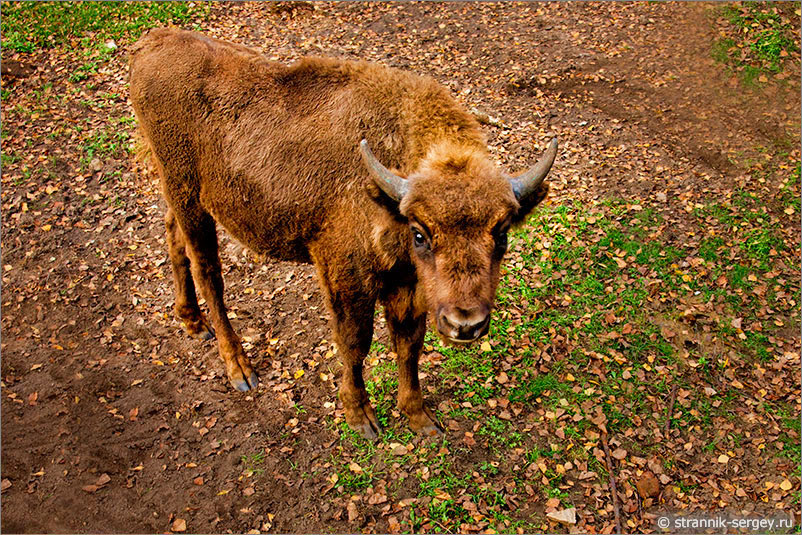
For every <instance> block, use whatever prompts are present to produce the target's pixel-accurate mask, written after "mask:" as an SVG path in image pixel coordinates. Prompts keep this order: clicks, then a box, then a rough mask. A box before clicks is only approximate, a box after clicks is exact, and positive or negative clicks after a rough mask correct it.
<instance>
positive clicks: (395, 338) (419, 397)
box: [384, 287, 442, 435]
mask: <svg viewBox="0 0 802 535" xmlns="http://www.w3.org/2000/svg"><path fill="white" fill-rule="evenodd" d="M384 306H385V314H386V317H387V328H388V329H389V331H390V338H391V339H392V343H393V347H394V348H395V352H396V355H398V358H397V362H398V408H399V409H400V410H401V412H403V413H404V414H406V415H407V417H408V418H409V426H410V427H411V428H412V430H413V431H416V432H418V433H421V434H424V435H437V434H440V433H442V430H441V429H440V427H439V426H438V425H437V420H436V419H435V417H434V415H433V414H432V412H431V411H430V410H429V409H427V408H426V406H425V405H424V404H423V394H422V393H421V389H420V382H419V380H418V359H419V357H420V352H421V348H422V347H423V338H424V336H425V335H426V305H425V303H424V302H423V296H422V295H421V294H420V293H417V292H416V291H415V289H414V288H407V287H402V288H398V289H396V290H395V291H393V292H392V293H391V294H390V295H389V296H388V297H387V298H386V299H385V300H384Z"/></svg>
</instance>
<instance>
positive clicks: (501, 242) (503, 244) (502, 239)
mask: <svg viewBox="0 0 802 535" xmlns="http://www.w3.org/2000/svg"><path fill="white" fill-rule="evenodd" d="M496 249H498V250H499V251H506V250H507V233H506V232H502V233H501V234H499V235H498V236H496Z"/></svg>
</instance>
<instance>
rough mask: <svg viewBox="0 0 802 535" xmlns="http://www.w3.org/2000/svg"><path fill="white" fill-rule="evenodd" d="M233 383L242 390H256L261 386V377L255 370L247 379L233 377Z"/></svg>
mask: <svg viewBox="0 0 802 535" xmlns="http://www.w3.org/2000/svg"><path fill="white" fill-rule="evenodd" d="M231 384H232V385H233V386H234V388H236V389H237V390H239V391H240V392H247V391H248V390H256V388H257V387H258V386H259V378H258V377H257V376H256V373H255V372H251V376H250V377H249V378H248V380H247V381H246V380H245V379H231Z"/></svg>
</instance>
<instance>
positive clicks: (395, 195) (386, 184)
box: [359, 139, 409, 202]
mask: <svg viewBox="0 0 802 535" xmlns="http://www.w3.org/2000/svg"><path fill="white" fill-rule="evenodd" d="M359 149H360V150H361V151H362V159H363V160H365V165H367V166H368V169H369V170H370V173H371V174H372V175H373V178H374V179H375V180H376V185H378V186H379V187H380V188H381V190H382V191H383V192H384V193H386V194H387V195H389V196H390V197H391V198H392V199H393V200H395V201H398V202H400V201H401V198H402V197H404V195H406V194H407V192H408V191H409V183H408V182H407V180H406V179H405V178H401V177H400V176H398V175H396V174H395V173H393V172H392V171H390V170H389V169H387V168H386V167H384V166H383V165H382V163H381V162H380V161H379V160H377V159H376V157H375V156H374V155H373V153H372V152H371V151H370V147H368V141H367V140H366V139H363V140H362V142H361V143H359Z"/></svg>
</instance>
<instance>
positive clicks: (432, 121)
mask: <svg viewBox="0 0 802 535" xmlns="http://www.w3.org/2000/svg"><path fill="white" fill-rule="evenodd" d="M410 84H411V85H413V86H415V87H410V88H407V89H408V90H406V91H403V93H402V94H401V95H400V98H399V100H398V107H399V109H398V110H397V111H398V113H399V119H400V124H399V126H400V130H401V134H402V135H401V138H402V139H404V140H405V143H404V145H405V147H404V149H405V150H404V151H403V152H404V154H403V155H399V156H400V157H401V158H400V159H401V163H402V166H403V168H402V171H404V172H406V173H412V172H414V171H415V170H416V169H418V168H419V167H420V166H421V164H422V163H423V162H424V161H425V160H436V159H440V160H443V161H448V160H449V159H453V158H454V157H457V158H463V159H464V158H465V157H466V156H467V155H470V156H484V155H486V153H487V140H486V139H485V137H484V134H483V133H482V131H481V129H480V127H479V123H478V122H477V121H476V118H474V116H473V115H471V114H470V113H468V112H467V111H466V110H464V109H463V108H462V107H461V106H460V105H459V104H458V103H457V102H456V101H455V100H454V99H453V98H452V97H451V95H449V94H448V91H446V90H445V88H443V87H442V86H440V85H439V84H437V83H436V82H434V80H431V79H429V78H418V77H415V78H413V79H412V80H411V81H410Z"/></svg>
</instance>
